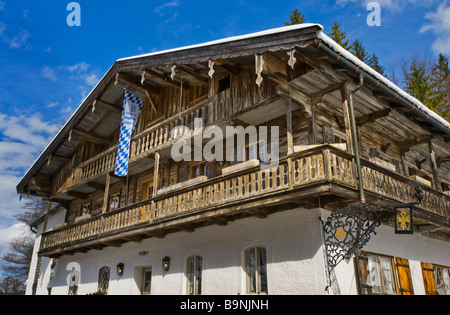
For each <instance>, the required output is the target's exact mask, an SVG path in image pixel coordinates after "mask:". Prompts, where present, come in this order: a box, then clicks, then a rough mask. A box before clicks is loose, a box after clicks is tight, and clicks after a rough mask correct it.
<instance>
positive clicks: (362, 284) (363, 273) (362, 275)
mask: <svg viewBox="0 0 450 315" xmlns="http://www.w3.org/2000/svg"><path fill="white" fill-rule="evenodd" d="M355 258H356V268H357V276H358V284H359V286H358V288H359V294H361V295H366V294H370V293H371V289H372V288H371V286H368V285H367V284H366V280H367V278H368V277H369V271H368V268H367V264H368V259H367V256H365V255H364V253H360V254H359V255H357V257H355Z"/></svg>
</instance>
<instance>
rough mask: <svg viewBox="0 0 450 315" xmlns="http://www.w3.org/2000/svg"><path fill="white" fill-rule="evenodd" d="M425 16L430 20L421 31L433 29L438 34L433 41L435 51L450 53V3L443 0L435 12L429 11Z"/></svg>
mask: <svg viewBox="0 0 450 315" xmlns="http://www.w3.org/2000/svg"><path fill="white" fill-rule="evenodd" d="M425 18H426V19H427V20H429V21H430V22H429V23H427V24H425V25H424V26H423V27H422V28H421V29H420V31H421V32H422V33H424V32H428V31H431V32H433V34H434V35H435V36H436V40H435V41H434V43H433V47H432V48H433V51H434V52H436V53H442V54H445V55H449V54H450V5H448V3H447V1H444V2H442V3H441V4H440V5H439V7H438V8H437V9H436V11H435V12H428V13H427V14H426V15H425Z"/></svg>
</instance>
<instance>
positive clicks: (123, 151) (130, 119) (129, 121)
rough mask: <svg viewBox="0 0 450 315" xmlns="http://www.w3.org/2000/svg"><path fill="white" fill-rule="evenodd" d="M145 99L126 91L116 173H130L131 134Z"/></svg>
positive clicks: (120, 174)
mask: <svg viewBox="0 0 450 315" xmlns="http://www.w3.org/2000/svg"><path fill="white" fill-rule="evenodd" d="M143 104H144V101H143V100H142V99H140V98H139V97H137V96H136V95H134V94H133V93H131V92H128V91H125V98H124V101H123V111H122V122H121V124H120V138H119V150H118V152H117V162H116V170H115V171H114V174H116V175H117V176H121V177H125V176H127V175H128V160H129V158H130V142H131V134H132V133H133V130H134V127H135V126H136V123H137V121H138V119H139V115H140V113H141V110H142V106H143Z"/></svg>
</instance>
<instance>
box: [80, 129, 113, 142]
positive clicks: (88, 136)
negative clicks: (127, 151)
mask: <svg viewBox="0 0 450 315" xmlns="http://www.w3.org/2000/svg"><path fill="white" fill-rule="evenodd" d="M72 131H73V132H74V133H76V134H77V135H79V136H82V137H83V138H86V139H88V140H89V141H91V142H94V143H103V144H109V143H110V142H111V141H110V140H109V139H105V138H101V137H97V136H94V135H92V134H90V133H87V132H84V131H80V130H77V129H72Z"/></svg>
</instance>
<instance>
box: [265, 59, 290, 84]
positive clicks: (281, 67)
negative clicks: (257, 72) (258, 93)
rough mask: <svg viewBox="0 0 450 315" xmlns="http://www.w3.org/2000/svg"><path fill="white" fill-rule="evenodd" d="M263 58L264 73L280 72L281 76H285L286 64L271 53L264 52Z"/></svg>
mask: <svg viewBox="0 0 450 315" xmlns="http://www.w3.org/2000/svg"><path fill="white" fill-rule="evenodd" d="M263 59H264V63H263V69H264V70H263V71H264V72H265V73H266V74H272V75H273V74H281V75H282V76H283V78H287V76H288V72H287V67H288V65H287V64H285V63H284V62H282V61H280V60H279V59H278V58H276V57H274V56H273V55H272V54H271V53H264V54H263Z"/></svg>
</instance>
